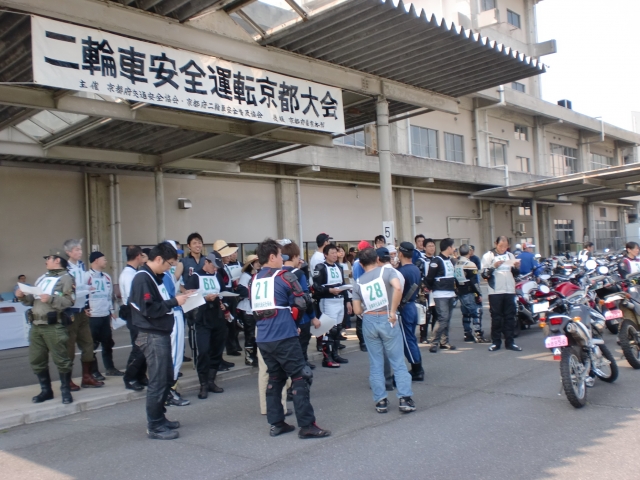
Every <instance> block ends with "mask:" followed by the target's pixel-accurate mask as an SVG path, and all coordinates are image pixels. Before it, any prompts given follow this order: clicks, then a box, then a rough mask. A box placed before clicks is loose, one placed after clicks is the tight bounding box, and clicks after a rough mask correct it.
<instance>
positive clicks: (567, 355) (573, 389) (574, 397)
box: [560, 347, 587, 408]
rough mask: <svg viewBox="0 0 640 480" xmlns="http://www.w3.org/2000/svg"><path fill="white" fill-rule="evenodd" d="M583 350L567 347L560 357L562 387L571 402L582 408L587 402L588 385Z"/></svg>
mask: <svg viewBox="0 0 640 480" xmlns="http://www.w3.org/2000/svg"><path fill="white" fill-rule="evenodd" d="M581 357H582V352H580V351H578V349H577V348H576V347H565V348H563V349H562V356H561V357H560V376H561V377H562V387H563V388H564V393H565V395H566V396H567V400H569V403H570V404H571V405H573V406H574V407H575V408H582V407H584V406H585V405H586V403H587V385H586V383H585V375H584V373H583V372H584V364H583V363H582V360H581Z"/></svg>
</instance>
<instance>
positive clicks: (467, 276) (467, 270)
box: [454, 244, 487, 343]
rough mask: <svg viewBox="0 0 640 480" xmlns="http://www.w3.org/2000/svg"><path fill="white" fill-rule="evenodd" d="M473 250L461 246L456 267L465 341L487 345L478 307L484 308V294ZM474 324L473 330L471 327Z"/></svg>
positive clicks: (455, 272)
mask: <svg viewBox="0 0 640 480" xmlns="http://www.w3.org/2000/svg"><path fill="white" fill-rule="evenodd" d="M470 251H471V249H470V248H469V246H468V245H467V244H463V245H460V258H459V259H458V263H456V265H455V267H454V274H455V277H456V281H457V283H458V298H460V310H461V311H462V327H463V329H464V341H465V342H476V343H485V342H486V341H487V340H485V339H484V337H483V334H484V332H483V331H482V322H481V319H480V318H479V316H478V306H480V308H482V292H481V291H480V285H479V284H478V267H477V266H476V264H475V263H473V262H472V261H471V259H470V258H469V256H470V254H471V253H470ZM472 324H473V329H472V328H471V325H472Z"/></svg>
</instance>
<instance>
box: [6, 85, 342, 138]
mask: <svg viewBox="0 0 640 480" xmlns="http://www.w3.org/2000/svg"><path fill="white" fill-rule="evenodd" d="M0 104H5V105H15V106H20V107H34V108H39V109H41V110H59V111H62V112H68V113H76V114H80V115H89V116H93V117H106V118H111V119H113V120H124V121H129V122H138V123H148V124H152V125H162V126H170V127H180V128H185V129H188V130H196V131H200V132H210V133H216V134H230V135H233V136H236V137H254V136H256V135H257V134H260V138H261V139H263V140H271V141H275V142H288V143H297V144H302V145H316V146H321V147H332V146H333V140H332V136H331V135H330V134H324V133H315V132H308V131H303V130H299V131H298V130H291V129H282V127H279V126H278V127H277V130H276V129H273V125H272V124H262V123H246V122H241V121H235V120H229V119H225V118H221V117H219V116H214V115H198V114H193V113H189V112H186V111H183V110H172V109H160V108H153V107H147V108H139V109H136V110H132V109H131V108H130V107H129V106H128V105H126V104H124V103H116V102H105V101H102V100H94V99H90V98H83V97H76V96H72V95H67V96H65V97H62V98H55V95H54V94H52V93H50V92H48V91H45V90H37V89H33V88H25V87H15V86H9V85H0ZM267 127H268V129H273V131H266V132H265V131H263V130H264V129H267Z"/></svg>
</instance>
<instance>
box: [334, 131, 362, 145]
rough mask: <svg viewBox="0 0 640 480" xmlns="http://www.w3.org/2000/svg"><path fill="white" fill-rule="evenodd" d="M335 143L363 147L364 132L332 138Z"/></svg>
mask: <svg viewBox="0 0 640 480" xmlns="http://www.w3.org/2000/svg"><path fill="white" fill-rule="evenodd" d="M333 143H335V144H336V145H346V146H348V147H361V148H364V132H355V133H348V134H346V135H345V136H344V137H338V138H335V139H334V140H333Z"/></svg>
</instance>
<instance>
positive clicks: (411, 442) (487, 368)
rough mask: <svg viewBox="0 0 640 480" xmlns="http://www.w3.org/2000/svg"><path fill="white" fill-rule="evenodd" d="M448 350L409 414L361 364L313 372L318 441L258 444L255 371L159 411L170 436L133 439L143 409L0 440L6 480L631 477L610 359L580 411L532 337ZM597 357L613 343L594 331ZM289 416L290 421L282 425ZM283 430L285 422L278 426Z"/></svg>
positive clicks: (626, 400)
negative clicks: (326, 433) (382, 402)
mask: <svg viewBox="0 0 640 480" xmlns="http://www.w3.org/2000/svg"><path fill="white" fill-rule="evenodd" d="M454 325H455V326H454V328H452V343H454V344H456V345H457V346H458V350H457V351H455V352H439V353H437V354H431V353H429V352H428V351H426V349H424V348H423V349H422V352H423V356H424V364H425V368H426V371H427V378H426V381H425V382H420V383H414V384H413V388H414V399H415V401H416V404H417V407H418V410H417V411H416V412H414V413H411V414H408V415H402V414H400V413H399V412H398V411H397V400H396V399H395V396H394V395H393V394H392V395H390V400H391V401H390V403H391V409H390V411H389V413H387V414H385V415H380V414H378V413H376V412H375V410H374V408H373V402H372V398H371V391H370V390H369V387H368V379H367V376H368V358H367V356H366V354H363V353H360V352H352V353H350V354H349V355H348V358H349V360H350V363H349V364H348V365H345V366H343V367H342V368H340V369H337V370H328V369H322V368H318V369H316V370H315V379H314V384H313V387H312V403H313V405H314V408H315V410H316V415H317V418H318V423H319V424H320V425H321V426H323V427H325V428H329V429H331V430H332V431H333V435H332V436H331V437H329V438H326V439H321V440H304V441H303V440H299V439H298V438H297V436H296V435H295V434H287V435H283V436H281V437H278V438H271V437H269V434H268V425H267V422H266V418H265V417H263V416H261V415H260V413H259V408H258V399H257V379H256V376H254V375H251V376H243V377H239V378H235V379H229V380H223V381H222V382H221V385H222V386H223V387H224V388H225V393H223V394H219V395H214V394H211V395H210V396H209V398H208V399H207V400H198V399H197V398H196V396H195V392H193V393H190V394H188V395H187V397H188V398H190V399H191V400H192V405H190V406H188V407H181V408H175V407H174V408H171V409H169V412H168V417H169V418H171V419H178V420H180V422H181V423H182V428H181V429H180V433H181V436H180V438H179V439H178V440H175V441H168V442H161V441H151V440H148V439H146V436H145V418H144V401H142V400H134V401H131V402H128V403H125V404H122V405H116V406H113V407H107V408H103V409H100V410H96V411H91V412H83V413H79V414H77V415H72V416H68V417H65V418H60V419H57V420H52V421H48V422H43V423H38V424H33V425H25V426H20V427H16V428H12V429H10V430H8V431H5V432H3V433H1V434H0V463H1V464H2V466H3V469H2V470H3V476H6V478H12V479H20V478H47V479H48V478H80V479H84V478H91V479H101V478H110V479H112V478H124V477H129V476H135V477H136V478H140V479H145V478H184V477H194V476H198V477H199V478H207V479H209V478H211V479H213V478H221V479H222V478H223V479H230V478H260V479H271V478H274V479H275V478H278V479H282V478H318V477H328V478H339V477H341V478H356V479H360V478H367V479H377V478H435V479H441V478H442V479H452V478H465V479H467V478H471V479H514V478H518V479H543V478H544V479H547V478H571V479H582V478H585V479H586V478H601V479H609V478H616V479H637V478H638V474H637V466H636V464H635V461H634V452H635V450H634V449H635V445H637V444H638V442H639V441H640V422H639V420H640V401H639V400H638V398H640V382H638V379H639V378H640V372H636V371H634V370H632V369H631V368H630V367H628V365H627V364H626V362H625V361H622V360H621V361H619V365H620V377H619V379H618V380H617V381H616V382H615V383H614V384H611V385H609V384H605V383H603V382H600V381H598V382H597V383H596V386H595V387H594V388H592V389H589V393H588V394H589V404H588V405H587V406H586V407H584V408H583V409H581V410H576V409H574V408H573V407H571V406H570V405H569V403H568V402H567V400H566V398H565V397H564V395H562V396H558V391H559V387H560V381H559V366H558V363H557V362H554V361H553V360H552V359H551V357H550V354H549V353H548V352H547V351H545V350H544V348H543V347H542V335H541V333H540V332H538V331H530V332H524V333H523V334H522V335H521V337H520V339H519V341H518V343H519V344H520V345H521V346H522V347H523V348H524V351H523V352H520V353H516V352H511V351H505V350H501V351H499V352H495V353H489V352H488V351H487V346H486V345H476V344H464V343H463V342H462V341H461V338H462V328H461V327H460V326H459V320H458V321H454ZM605 340H606V342H607V344H608V345H609V346H610V348H612V349H614V351H616V357H617V358H619V356H620V353H619V350H617V349H616V348H613V347H615V338H614V337H613V336H611V335H606V337H605ZM290 418H292V417H290ZM292 421H293V420H292Z"/></svg>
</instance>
